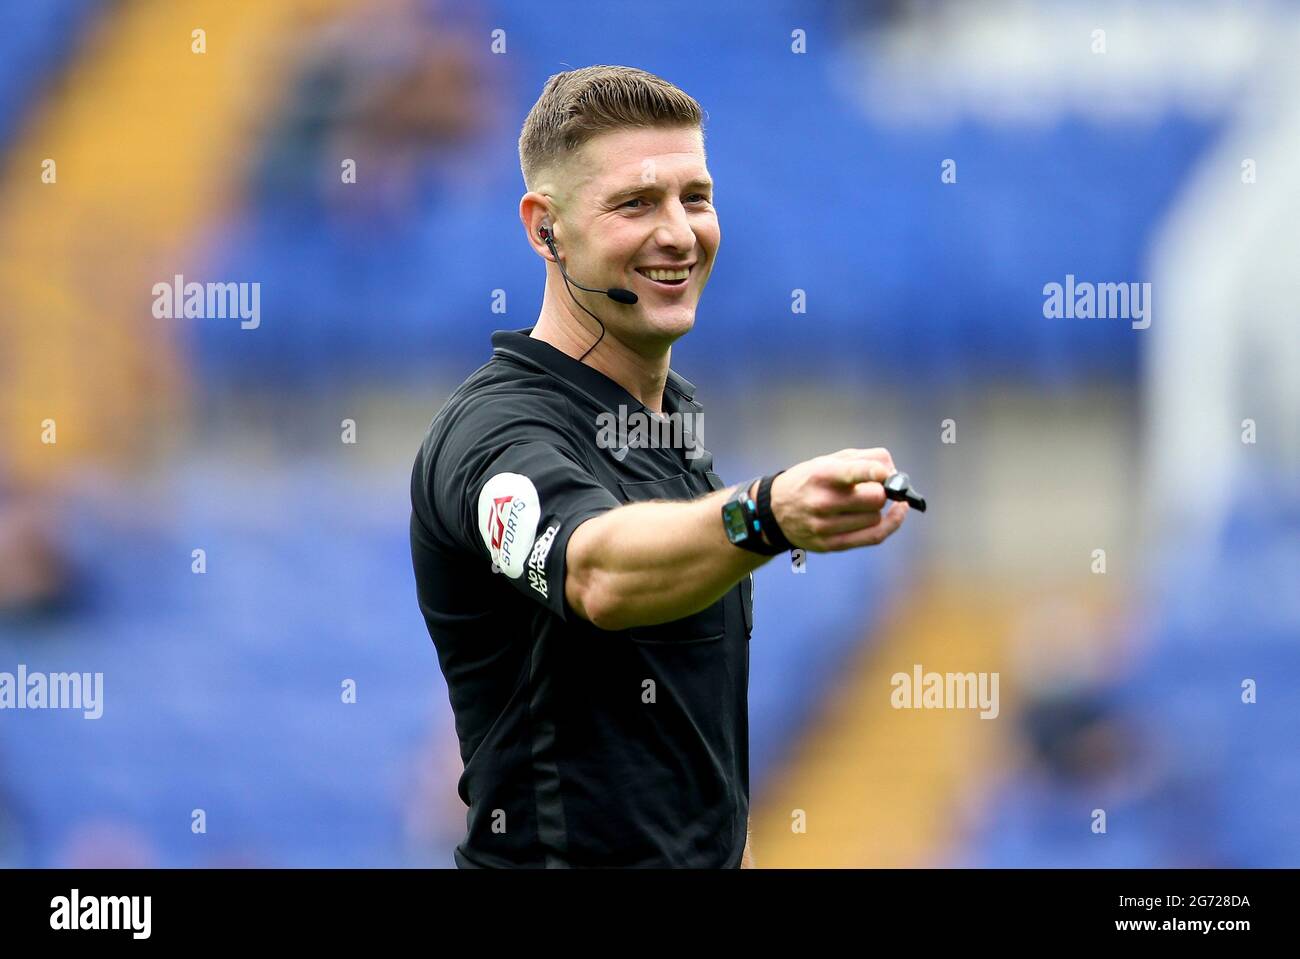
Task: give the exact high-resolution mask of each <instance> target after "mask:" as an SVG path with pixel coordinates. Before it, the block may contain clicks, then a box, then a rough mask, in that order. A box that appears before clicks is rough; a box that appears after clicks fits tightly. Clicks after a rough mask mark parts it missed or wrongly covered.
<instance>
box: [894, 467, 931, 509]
mask: <svg viewBox="0 0 1300 959" xmlns="http://www.w3.org/2000/svg"><path fill="white" fill-rule="evenodd" d="M885 497H886V498H887V499H892V500H898V501H900V502H905V503H907V505H908V506H911V507H912V508H913V509H917V510H920V511H921V512H922V513H924V512H925V497H924V496H922V495H921V494H920V493H918V492H917V491H916V490H914V489H912V480H911V479H910V478H909V477H908V475H907V474H906V473H895V474H894V475H893V476H891V477H889V479H887V480H885Z"/></svg>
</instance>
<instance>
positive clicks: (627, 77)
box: [519, 66, 704, 190]
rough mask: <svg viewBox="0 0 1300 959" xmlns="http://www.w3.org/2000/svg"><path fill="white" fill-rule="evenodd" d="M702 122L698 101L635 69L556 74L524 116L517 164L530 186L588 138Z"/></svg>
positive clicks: (608, 68)
mask: <svg viewBox="0 0 1300 959" xmlns="http://www.w3.org/2000/svg"><path fill="white" fill-rule="evenodd" d="M677 126H694V127H699V128H700V133H701V135H703V132H704V126H703V119H702V111H701V110H700V105H699V104H698V103H697V102H696V101H695V99H694V98H693V97H692V96H690V95H689V94H687V93H685V92H684V91H682V90H680V89H678V88H677V87H675V86H673V85H672V84H671V83H669V82H668V81H667V80H665V79H663V78H662V77H657V76H655V75H654V74H653V73H646V72H645V71H644V70H638V69H636V68H635V67H619V66H593V67H583V68H582V69H580V70H569V71H566V72H565V73H557V74H555V75H554V76H552V77H551V78H550V79H549V80H547V81H546V86H545V87H543V88H542V95H541V96H540V97H538V98H537V102H536V103H534V104H533V108H532V109H531V110H529V111H528V116H527V118H525V120H524V129H523V132H522V133H520V135H519V167H520V169H521V170H522V171H523V174H524V185H525V186H526V187H527V188H528V189H529V190H531V189H533V188H534V187H535V186H536V185H537V183H538V179H539V177H540V175H541V174H542V173H543V172H544V171H545V170H547V169H548V168H550V167H551V166H552V165H553V164H555V163H556V162H557V161H559V160H560V159H562V158H563V157H564V156H565V155H566V154H569V153H572V152H573V151H574V150H577V149H578V148H579V147H580V146H582V144H584V143H586V142H587V141H588V140H590V139H591V138H592V137H594V136H596V135H598V134H601V133H605V132H606V131H609V130H617V129H621V128H625V127H677Z"/></svg>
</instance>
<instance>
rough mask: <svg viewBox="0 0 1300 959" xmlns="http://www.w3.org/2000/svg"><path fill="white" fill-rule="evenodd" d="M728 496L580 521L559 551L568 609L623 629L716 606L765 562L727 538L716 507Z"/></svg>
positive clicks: (629, 508) (642, 506)
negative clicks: (563, 558) (563, 556)
mask: <svg viewBox="0 0 1300 959" xmlns="http://www.w3.org/2000/svg"><path fill="white" fill-rule="evenodd" d="M729 495H730V490H718V491H716V492H713V493H710V494H709V495H707V496H703V497H700V498H699V499H696V500H692V501H690V502H653V503H630V504H627V505H625V506H621V507H619V508H618V509H613V510H610V511H609V512H607V513H604V514H602V515H600V516H597V517H594V518H592V519H590V520H588V521H587V522H585V523H583V524H582V525H581V526H579V527H578V528H577V529H576V530H575V531H574V533H573V536H572V537H570V539H569V544H568V549H567V552H566V560H567V566H568V574H567V576H566V578H565V596H566V598H567V599H568V600H569V605H571V606H572V607H573V608H574V610H575V611H577V612H578V613H579V615H581V616H583V617H584V618H585V619H587V620H589V621H591V622H593V623H595V624H596V625H598V626H600V627H601V628H602V629H627V628H630V627H633V626H650V625H654V624H656V623H666V622H670V621H671V620H674V619H681V618H682V617H683V616H689V615H691V614H692V613H695V612H698V611H699V610H701V609H705V608H707V607H709V606H711V605H713V604H714V603H716V602H717V601H718V600H719V599H720V598H721V597H722V596H723V595H725V594H726V592H727V591H728V590H730V589H731V588H732V587H733V586H735V585H736V583H737V582H739V581H740V579H741V578H743V577H744V576H746V575H748V574H749V573H750V572H752V571H753V570H755V569H757V568H758V567H759V566H762V565H763V564H764V563H765V562H767V560H768V559H769V558H770V557H767V556H762V555H759V554H757V553H751V552H749V551H748V550H743V549H740V548H738V547H736V546H734V545H732V543H731V542H730V541H729V540H728V539H727V535H726V532H725V531H724V530H723V526H722V504H723V503H725V502H726V501H727V497H728V496H729Z"/></svg>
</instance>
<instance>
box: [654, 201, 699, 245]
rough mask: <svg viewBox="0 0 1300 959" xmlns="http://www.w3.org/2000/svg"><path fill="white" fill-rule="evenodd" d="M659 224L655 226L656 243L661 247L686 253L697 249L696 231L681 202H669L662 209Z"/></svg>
mask: <svg viewBox="0 0 1300 959" xmlns="http://www.w3.org/2000/svg"><path fill="white" fill-rule="evenodd" d="M661 210H662V213H661V215H660V217H659V222H658V223H657V224H655V242H656V243H658V244H659V245H660V246H661V247H664V248H665V249H670V250H677V251H678V252H683V253H684V252H686V251H687V250H691V249H693V248H694V247H695V231H694V230H692V229H691V221H690V219H689V218H688V217H687V215H686V208H685V207H684V206H682V204H681V201H680V200H676V199H673V200H669V201H668V202H667V203H665V204H664V205H663V207H662V208H661Z"/></svg>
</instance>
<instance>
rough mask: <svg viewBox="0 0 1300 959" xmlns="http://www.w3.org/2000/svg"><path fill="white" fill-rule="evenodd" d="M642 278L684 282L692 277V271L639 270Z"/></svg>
mask: <svg viewBox="0 0 1300 959" xmlns="http://www.w3.org/2000/svg"><path fill="white" fill-rule="evenodd" d="M637 272H638V273H640V274H641V275H642V276H648V277H650V279H652V280H684V279H686V278H687V277H688V276H690V275H691V271H690V270H641V269H638V270H637Z"/></svg>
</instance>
